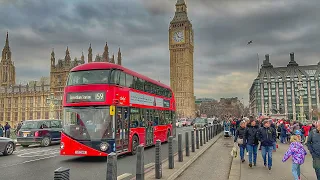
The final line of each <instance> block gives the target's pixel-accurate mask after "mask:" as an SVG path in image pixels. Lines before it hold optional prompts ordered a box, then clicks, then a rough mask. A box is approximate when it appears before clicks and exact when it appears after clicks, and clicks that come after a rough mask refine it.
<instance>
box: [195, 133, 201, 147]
mask: <svg viewBox="0 0 320 180" xmlns="http://www.w3.org/2000/svg"><path fill="white" fill-rule="evenodd" d="M199 146H200V142H199V130H198V129H197V130H196V148H197V149H199V148H200V147H199Z"/></svg>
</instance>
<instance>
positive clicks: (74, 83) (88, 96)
mask: <svg viewBox="0 0 320 180" xmlns="http://www.w3.org/2000/svg"><path fill="white" fill-rule="evenodd" d="M63 106H64V112H63V117H64V118H63V121H64V128H63V132H62V133H61V145H60V146H61V147H60V154H61V155H74V156H107V155H108V154H109V153H111V152H116V153H118V154H125V153H131V154H135V153H136V151H137V146H138V145H139V144H142V145H144V146H152V145H154V144H155V142H156V140H158V139H159V140H161V142H166V141H167V140H168V137H169V136H171V135H173V136H175V124H176V123H175V100H174V95H173V93H172V90H171V89H170V87H169V86H167V85H165V84H162V83H160V82H158V81H155V80H152V79H150V78H148V77H146V76H143V75H141V74H138V73H136V72H134V71H131V70H129V69H127V68H124V67H123V66H120V65H117V64H112V63H107V62H93V63H88V64H83V65H79V66H77V67H75V68H73V69H72V70H71V71H70V73H69V77H68V80H67V84H66V87H65V90H64V97H63Z"/></svg>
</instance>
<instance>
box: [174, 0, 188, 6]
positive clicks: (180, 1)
mask: <svg viewBox="0 0 320 180" xmlns="http://www.w3.org/2000/svg"><path fill="white" fill-rule="evenodd" d="M183 4H186V2H185V1H184V0H177V3H176V5H183Z"/></svg>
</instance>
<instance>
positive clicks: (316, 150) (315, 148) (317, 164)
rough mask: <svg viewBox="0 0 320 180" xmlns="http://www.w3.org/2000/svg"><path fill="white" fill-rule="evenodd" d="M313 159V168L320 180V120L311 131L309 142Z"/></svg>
mask: <svg viewBox="0 0 320 180" xmlns="http://www.w3.org/2000/svg"><path fill="white" fill-rule="evenodd" d="M306 145H307V146H308V149H309V151H310V154H311V156H312V159H313V168H314V170H315V173H316V176H317V179H318V180H320V121H318V122H317V123H316V124H315V128H314V129H312V130H311V131H310V132H309V136H308V140H307V144H306Z"/></svg>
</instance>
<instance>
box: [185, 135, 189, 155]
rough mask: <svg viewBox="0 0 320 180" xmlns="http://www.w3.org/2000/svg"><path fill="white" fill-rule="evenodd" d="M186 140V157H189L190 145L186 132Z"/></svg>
mask: <svg viewBox="0 0 320 180" xmlns="http://www.w3.org/2000/svg"><path fill="white" fill-rule="evenodd" d="M185 138H186V140H185V141H186V156H190V145H189V132H186V134H185Z"/></svg>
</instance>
